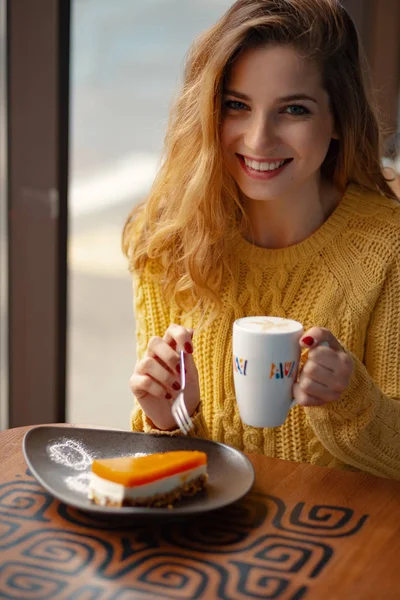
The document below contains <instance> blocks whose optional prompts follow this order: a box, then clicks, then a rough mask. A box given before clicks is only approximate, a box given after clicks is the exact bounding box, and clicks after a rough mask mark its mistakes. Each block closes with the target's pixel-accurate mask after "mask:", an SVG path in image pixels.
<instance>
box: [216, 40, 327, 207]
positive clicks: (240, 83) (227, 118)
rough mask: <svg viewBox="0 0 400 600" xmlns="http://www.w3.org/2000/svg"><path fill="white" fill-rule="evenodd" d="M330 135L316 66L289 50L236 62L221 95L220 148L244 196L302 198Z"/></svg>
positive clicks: (250, 53)
mask: <svg viewBox="0 0 400 600" xmlns="http://www.w3.org/2000/svg"><path fill="white" fill-rule="evenodd" d="M334 135H335V134H334V123H333V117H332V114H331V110H330V105H329V97H328V94H327V92H326V91H325V90H324V88H323V87H322V81H321V73H320V71H319V69H318V67H317V65H316V63H314V62H312V61H310V60H306V59H305V58H303V57H302V56H301V55H300V54H299V53H298V52H297V51H296V50H295V49H294V48H292V47H290V46H279V45H278V46H267V47H262V48H256V49H249V50H247V51H245V52H244V53H243V54H242V55H241V56H239V58H238V59H237V60H236V62H235V63H234V65H233V67H232V69H231V73H230V77H229V79H228V81H227V84H226V88H225V89H224V96H223V119H222V128H221V143H222V151H223V160H224V163H225V166H226V168H227V169H228V171H229V172H230V174H231V175H232V177H233V178H234V179H235V181H236V183H237V184H238V186H239V188H240V190H241V191H242V193H243V194H244V195H245V196H246V197H247V198H251V199H254V200H274V199H282V198H289V197H292V196H293V195H296V194H301V192H302V191H303V192H304V193H307V190H309V189H312V187H311V188H310V184H311V186H312V185H313V184H318V182H319V173H320V167H321V164H322V163H323V161H324V158H325V156H326V154H327V151H328V148H329V144H330V141H331V139H332V137H334Z"/></svg>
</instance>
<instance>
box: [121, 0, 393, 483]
mask: <svg viewBox="0 0 400 600" xmlns="http://www.w3.org/2000/svg"><path fill="white" fill-rule="evenodd" d="M124 247H125V251H126V252H127V254H128V256H129V258H130V266H131V269H132V271H133V274H134V281H135V291H134V294H135V312H136V319H137V336H138V356H139V361H138V362H137V364H136V366H135V370H134V373H133V375H132V378H131V388H132V391H133V393H134V395H135V398H136V406H135V409H134V412H133V416H132V427H133V429H135V430H143V431H153V432H154V431H157V432H163V433H164V434H170V435H176V434H178V433H179V432H178V431H177V430H176V425H175V424H174V421H173V418H172V415H171V410H170V407H171V404H172V402H173V400H174V398H175V397H176V395H177V393H178V390H179V375H178V372H177V369H178V365H179V355H178V353H177V349H178V350H179V348H184V349H185V352H186V368H187V380H186V381H187V386H186V390H185V401H186V405H187V408H188V410H189V412H190V413H191V414H192V416H193V420H194V424H195V428H194V431H193V435H198V436H208V437H210V438H211V439H213V440H217V441H221V442H224V443H227V444H230V445H233V446H236V447H238V448H240V449H243V450H245V451H248V452H261V453H264V454H266V455H269V456H275V457H278V458H282V459H286V460H296V461H304V462H310V463H313V464H317V465H323V466H333V467H342V468H350V469H359V470H365V471H367V472H369V473H373V474H376V475H381V476H386V477H392V478H400V450H399V448H400V445H399V440H400V404H399V399H400V368H399V359H400V335H399V331H400V258H399V256H400V253H399V251H400V208H399V205H398V203H397V202H396V200H395V197H394V194H393V192H392V191H391V189H390V187H389V186H388V184H387V182H386V180H385V178H384V176H383V174H382V170H381V165H380V139H379V131H378V125H377V121H376V118H375V116H374V113H373V110H372V108H371V103H370V101H369V99H368V97H367V93H366V90H365V86H364V83H363V78H362V71H361V67H360V57H359V47H358V40H357V34H356V31H355V28H354V25H353V23H352V21H351V19H350V17H349V16H348V14H347V13H346V11H345V10H344V9H343V7H342V6H341V5H340V3H339V2H337V1H336V0H238V1H237V2H236V3H235V4H234V5H233V6H232V8H231V9H230V10H229V11H228V12H227V13H226V14H225V15H224V16H223V17H222V19H221V20H220V21H219V22H218V23H217V24H216V25H215V26H214V27H213V28H211V29H210V30H209V31H208V32H206V33H205V34H204V35H203V36H202V37H201V38H200V39H199V40H197V41H196V42H195V43H194V45H193V46H192V49H191V51H190V53H189V56H188V60H187V66H186V72H185V79H184V85H183V89H182V91H181V94H180V96H179V98H178V100H177V102H176V105H175V107H174V109H173V111H172V114H171V119H170V123H169V127H168V131H167V135H166V143H165V160H164V162H163V165H162V167H161V169H160V171H159V174H158V176H157V178H156V180H155V182H154V185H153V188H152V190H151V193H150V196H149V198H148V200H147V202H146V203H145V205H144V206H143V207H141V208H140V209H139V210H138V211H136V212H135V213H133V215H131V218H130V219H129V220H128V222H127V224H126V227H125V231H124ZM247 315H274V316H280V317H287V318H292V319H296V320H298V321H301V322H302V323H303V324H304V327H305V330H306V332H305V334H304V336H303V338H302V340H301V345H302V347H308V348H310V352H309V358H308V360H307V362H306V365H305V367H304V368H303V370H302V372H301V375H300V377H299V380H298V382H297V383H296V384H295V386H294V396H295V398H296V400H297V402H298V404H299V406H296V407H295V408H294V409H293V410H291V411H290V413H289V416H288V418H287V420H286V421H285V423H284V424H283V425H282V426H280V427H277V428H273V429H267V428H266V429H256V428H252V427H248V426H245V425H243V424H242V422H241V421H240V417H239V414H238V410H237V406H236V403H235V396H234V389H233V376H232V324H233V321H234V320H235V319H237V318H239V317H242V316H247ZM192 338H193V339H192ZM339 340H340V341H339ZM324 341H325V342H328V344H329V347H326V346H321V345H320V344H321V342H324Z"/></svg>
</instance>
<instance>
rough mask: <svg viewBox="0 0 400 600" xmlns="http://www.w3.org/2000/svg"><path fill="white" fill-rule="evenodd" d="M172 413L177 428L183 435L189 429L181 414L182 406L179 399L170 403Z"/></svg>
mask: <svg viewBox="0 0 400 600" xmlns="http://www.w3.org/2000/svg"><path fill="white" fill-rule="evenodd" d="M172 415H173V417H174V419H175V421H176V423H177V425H178V427H179V429H180V430H181V431H182V432H183V433H184V434H185V435H187V434H188V432H189V431H190V429H189V428H188V424H187V422H186V421H185V418H184V414H183V411H182V408H181V406H180V402H179V400H178V401H177V400H175V402H174V404H173V405H172Z"/></svg>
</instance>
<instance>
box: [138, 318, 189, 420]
mask: <svg viewBox="0 0 400 600" xmlns="http://www.w3.org/2000/svg"><path fill="white" fill-rule="evenodd" d="M192 336H193V329H186V328H185V327H182V326H181V325H175V324H174V325H170V326H169V327H168V329H167V331H166V332H165V334H164V337H162V338H161V337H152V338H151V339H150V341H149V344H148V346H147V349H146V352H145V354H144V357H143V358H142V360H140V361H139V362H137V363H136V366H135V370H134V372H133V374H132V377H131V378H130V380H129V384H130V388H131V390H132V392H133V393H134V395H135V397H136V399H137V401H138V402H139V404H140V406H141V407H142V409H143V411H144V412H145V414H146V415H147V417H149V419H151V420H152V421H153V423H154V425H155V426H156V427H157V428H158V429H161V430H167V429H176V428H177V425H176V423H175V420H174V418H173V416H172V413H171V406H172V403H173V401H174V400H175V398H176V396H177V395H178V393H179V390H180V356H179V351H180V349H182V350H183V351H184V352H185V367H186V388H185V404H186V407H187V409H188V412H189V415H192V414H193V413H194V411H195V409H196V407H197V405H198V404H199V402H200V387H199V378H198V373H197V369H196V365H195V363H194V360H193V356H192V353H193V345H192Z"/></svg>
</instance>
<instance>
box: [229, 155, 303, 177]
mask: <svg viewBox="0 0 400 600" xmlns="http://www.w3.org/2000/svg"><path fill="white" fill-rule="evenodd" d="M236 156H237V157H238V159H239V162H240V165H241V167H242V168H243V170H244V172H245V173H246V174H247V175H248V176H250V177H251V178H252V179H263V180H266V179H271V178H273V177H275V176H276V175H279V174H280V173H282V171H283V170H284V169H285V168H286V166H287V165H288V164H289V163H290V162H292V160H293V158H271V159H264V160H260V159H254V158H251V157H248V156H243V155H241V154H237V155H236Z"/></svg>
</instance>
